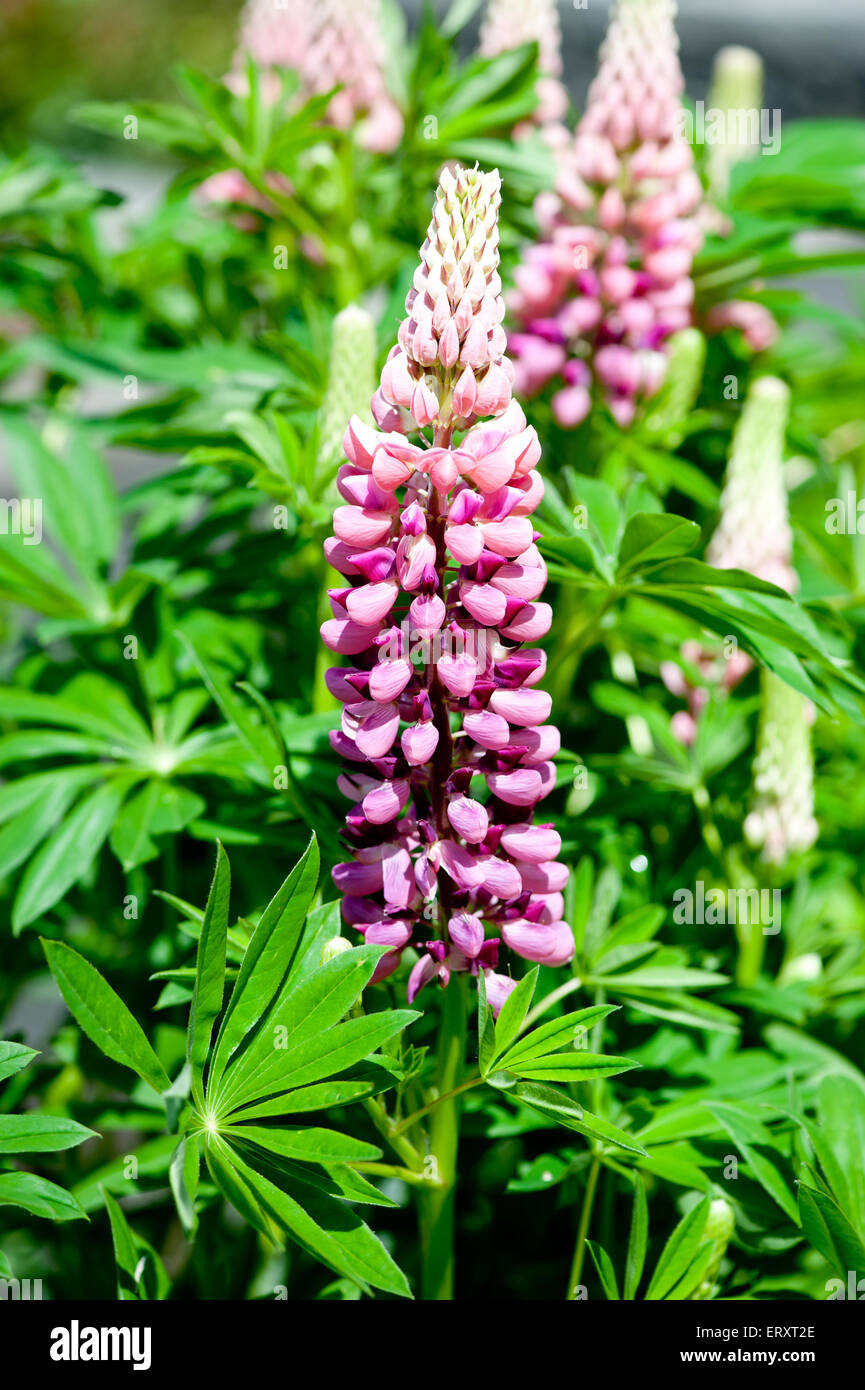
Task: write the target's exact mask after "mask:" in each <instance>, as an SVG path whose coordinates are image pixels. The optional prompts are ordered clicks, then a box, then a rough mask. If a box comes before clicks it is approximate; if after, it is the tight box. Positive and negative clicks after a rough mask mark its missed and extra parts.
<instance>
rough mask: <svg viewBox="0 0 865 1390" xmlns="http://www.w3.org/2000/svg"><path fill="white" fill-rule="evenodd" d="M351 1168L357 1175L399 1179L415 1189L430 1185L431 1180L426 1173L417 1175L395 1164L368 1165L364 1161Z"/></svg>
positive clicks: (409, 1169)
mask: <svg viewBox="0 0 865 1390" xmlns="http://www.w3.org/2000/svg"><path fill="white" fill-rule="evenodd" d="M351 1166H352V1168H353V1169H354V1170H355V1172H356V1173H364V1174H368V1175H369V1176H370V1177H377V1178H399V1180H400V1182H405V1183H409V1184H410V1185H411V1186H414V1187H421V1186H423V1187H429V1185H430V1179H429V1178H428V1177H427V1176H426V1174H425V1173H417V1172H415V1171H414V1170H413V1169H411V1168H399V1167H397V1166H396V1164H393V1163H368V1162H367V1161H366V1160H365V1159H363V1160H361V1161H360V1162H358V1163H353V1164H352V1165H351Z"/></svg>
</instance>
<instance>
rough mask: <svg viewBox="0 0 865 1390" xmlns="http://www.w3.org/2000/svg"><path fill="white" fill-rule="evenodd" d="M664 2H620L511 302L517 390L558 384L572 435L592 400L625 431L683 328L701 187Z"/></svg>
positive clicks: (539, 206) (561, 415)
mask: <svg viewBox="0 0 865 1390" xmlns="http://www.w3.org/2000/svg"><path fill="white" fill-rule="evenodd" d="M674 18H675V5H674V3H673V0H618V3H617V5H616V7H615V9H614V11H613V15H612V18H611V21H610V26H609V29H608V31H607V36H606V38H605V40H604V43H603V45H602V47H601V52H600V64H599V68H598V73H597V76H596V77H595V79H594V81H593V83H592V85H591V87H590V90H589V96H588V101H587V105H586V110H585V113H584V115H583V117H582V119H581V120H580V122H579V125H578V126H577V130H576V134H575V137H574V140H573V142H572V143H571V144H570V145H569V146H567V147H565V148H564V149H563V150H561V152H560V153H559V157H558V169H557V176H556V183H555V187H554V188H553V189H551V190H549V191H548V192H546V193H543V194H541V195H540V196H539V198H538V199H537V202H536V214H537V217H538V223H539V226H540V229H541V233H542V238H543V239H542V240H541V241H540V242H539V243H537V244H535V245H534V246H531V247H529V249H528V250H527V252H526V253H525V255H524V259H523V263H522V265H521V266H520V267H519V268H518V270H517V272H516V276H515V281H516V288H515V290H514V292H513V294H512V295H511V296H510V297H509V301H508V304H509V308H510V310H511V314H512V318H513V321H514V327H515V329H516V331H515V332H514V333H513V334H512V337H511V340H510V347H511V350H512V351H513V353H514V355H515V359H516V361H515V367H516V376H515V389H516V390H517V391H518V392H520V391H526V392H528V393H531V394H533V393H535V392H537V391H539V390H541V389H543V388H544V387H546V386H547V385H548V384H550V383H553V384H555V385H556V386H557V390H556V391H555V394H554V396H553V402H552V403H553V412H554V414H555V416H556V419H557V420H558V422H559V424H561V425H562V426H564V427H566V428H574V427H575V426H577V425H579V424H580V423H581V422H582V420H584V419H585V417H586V415H587V414H588V412H589V409H590V405H591V390H592V387H593V386H594V388H595V390H596V391H597V392H598V393H599V394H600V395H601V396H602V398H603V399H604V400H605V402H606V404H607V406H608V408H609V410H610V412H611V413H612V415H613V417H614V418H615V419H616V420H617V422H618V423H619V425H620V426H622V427H623V428H624V427H627V426H628V425H630V423H631V422H632V420H633V419H634V416H635V414H636V411H637V408H638V405H639V403H640V402H641V401H642V400H645V399H646V398H648V397H651V396H652V395H654V394H655V392H656V391H657V390H658V389H659V387H660V386H661V384H662V382H663V379H664V374H665V371H666V358H665V354H664V346H665V344H666V342H667V340H668V339H669V338H670V336H671V335H672V334H673V333H675V332H676V331H677V330H679V329H682V328H684V327H686V326H687V325H688V324H689V323H690V322H691V305H692V301H693V285H692V282H691V278H690V273H691V264H692V261H693V257H694V254H695V252H696V251H697V250H698V249H699V246H700V243H701V239H702V233H701V230H700V226H699V224H698V221H697V219H696V217H695V215H694V214H695V212H696V211H697V209H698V207H699V205H700V202H701V198H702V189H701V185H700V181H699V179H698V177H697V174H696V172H695V170H694V168H693V158H692V155H691V149H690V146H689V144H688V143H687V141H686V139H685V136H684V125H683V119H682V116H683V113H682V107H681V93H682V87H683V82H682V73H681V69H680V67H679V60H678V40H677V37H676V31H675V26H674Z"/></svg>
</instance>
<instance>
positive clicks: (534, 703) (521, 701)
mask: <svg viewBox="0 0 865 1390" xmlns="http://www.w3.org/2000/svg"><path fill="white" fill-rule="evenodd" d="M552 705H553V702H552V699H551V698H550V696H549V695H548V694H547V692H546V691H545V690H534V689H531V688H530V689H526V688H525V687H523V688H522V689H520V690H494V691H493V693H492V695H491V696H490V703H489V708H490V709H491V710H492V711H493V713H494V714H500V715H501V716H502V718H504V719H506V720H507V721H508V723H509V724H516V725H518V726H522V725H529V724H543V722H544V720H545V719H547V718H549V714H550V710H551V709H552Z"/></svg>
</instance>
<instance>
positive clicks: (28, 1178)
mask: <svg viewBox="0 0 865 1390" xmlns="http://www.w3.org/2000/svg"><path fill="white" fill-rule="evenodd" d="M4 1206H12V1207H23V1208H24V1210H25V1211H29V1212H30V1213H31V1214H32V1215H33V1216H45V1217H47V1218H48V1219H49V1220H50V1221H76V1220H78V1219H79V1218H81V1217H83V1218H84V1220H85V1221H86V1220H87V1214H86V1212H84V1211H83V1210H82V1208H81V1207H80V1206H79V1204H78V1202H77V1201H76V1200H75V1198H74V1197H73V1196H72V1193H71V1192H66V1191H65V1189H64V1188H62V1187H58V1186H57V1184H56V1183H53V1182H49V1181H48V1179H47V1178H39V1177H37V1176H36V1174H35V1173H0V1207H4Z"/></svg>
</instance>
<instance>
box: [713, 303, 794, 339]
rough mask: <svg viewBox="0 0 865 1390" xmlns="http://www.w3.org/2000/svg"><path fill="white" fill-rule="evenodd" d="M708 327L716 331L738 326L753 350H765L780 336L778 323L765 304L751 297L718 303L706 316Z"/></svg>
mask: <svg viewBox="0 0 865 1390" xmlns="http://www.w3.org/2000/svg"><path fill="white" fill-rule="evenodd" d="M706 327H707V328H708V329H709V330H710V331H711V332H714V333H718V332H720V331H721V330H722V329H724V328H738V329H739V330H740V332H741V334H742V337H743V338H744V340H745V342H746V343H747V344H748V347H749V348H751V350H752V351H753V352H765V351H766V349H767V348H770V347H772V345H773V343H775V342H776V341H777V338H778V324H777V322H776V320H775V318H774V316H773V315H772V314H771V313H770V312H769V310H768V309H767V308H766V306H765V305H764V304H758V303H757V302H756V301H755V300H751V299H727V300H725V301H724V303H723V304H716V305H715V306H714V308H713V309H710V310H709V313H708V314H707V316H706Z"/></svg>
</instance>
